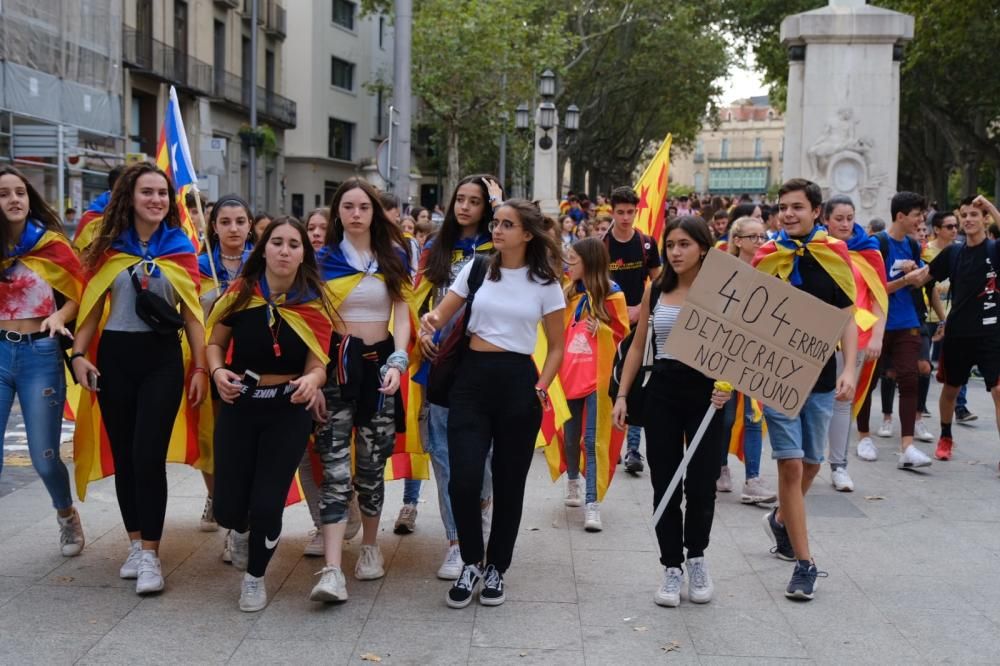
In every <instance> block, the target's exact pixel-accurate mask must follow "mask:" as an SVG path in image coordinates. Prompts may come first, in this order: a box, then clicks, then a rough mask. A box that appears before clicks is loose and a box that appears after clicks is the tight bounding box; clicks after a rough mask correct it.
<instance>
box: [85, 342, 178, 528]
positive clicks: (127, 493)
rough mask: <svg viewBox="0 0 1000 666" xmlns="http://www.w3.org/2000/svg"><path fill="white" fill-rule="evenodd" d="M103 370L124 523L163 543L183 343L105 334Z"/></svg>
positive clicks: (104, 411) (101, 396) (102, 400)
mask: <svg viewBox="0 0 1000 666" xmlns="http://www.w3.org/2000/svg"><path fill="white" fill-rule="evenodd" d="M97 369H98V370H99V371H100V373H101V376H100V379H99V381H98V385H99V387H100V391H99V392H98V393H97V402H98V404H99V405H100V407H101V418H103V419H104V428H105V430H106V431H107V433H108V441H109V442H110V444H111V456H112V458H113V459H114V462H115V492H116V493H117V494H118V508H119V510H121V514H122V521H123V522H124V523H125V529H126V530H127V531H129V532H139V533H140V534H141V536H142V539H143V540H144V541H159V540H160V537H162V536H163V518H164V516H165V515H166V512H167V448H168V447H169V446H170V435H171V432H172V431H173V427H174V419H175V417H176V416H177V409H178V407H180V403H181V396H182V395H183V391H184V364H183V361H182V359H181V345H180V341H179V339H178V338H177V337H176V336H172V335H171V336H164V335H159V334H158V333H126V332H123V331H104V332H103V333H102V334H101V341H100V343H99V344H98V347H97Z"/></svg>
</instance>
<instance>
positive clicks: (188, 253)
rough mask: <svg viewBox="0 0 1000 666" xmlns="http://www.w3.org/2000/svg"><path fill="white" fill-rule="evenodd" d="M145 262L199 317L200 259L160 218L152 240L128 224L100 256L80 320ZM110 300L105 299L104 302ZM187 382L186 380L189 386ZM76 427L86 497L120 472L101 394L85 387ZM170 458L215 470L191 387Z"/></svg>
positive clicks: (79, 482)
mask: <svg viewBox="0 0 1000 666" xmlns="http://www.w3.org/2000/svg"><path fill="white" fill-rule="evenodd" d="M136 265H141V269H140V270H141V271H142V272H144V273H145V274H146V275H150V276H154V275H162V276H163V277H164V278H166V280H167V281H168V282H169V283H170V286H171V287H173V289H174V291H175V292H177V295H178V297H179V298H180V300H181V301H182V302H183V303H184V305H185V306H186V307H187V308H188V309H189V310H191V312H193V313H194V315H195V316H196V317H197V318H198V319H199V320H200V319H201V318H202V310H201V305H200V304H199V302H198V259H197V257H196V255H195V253H194V247H193V246H192V245H191V241H190V239H189V238H188V236H187V234H186V233H185V232H184V231H182V230H181V229H179V228H176V227H169V226H167V224H166V223H161V224H160V226H159V228H158V229H157V230H156V231H155V232H154V233H153V235H152V236H151V237H150V239H149V245H148V246H147V247H146V248H142V246H140V245H139V238H138V236H137V235H136V233H135V227H129V228H128V229H127V230H126V231H125V232H124V233H123V234H122V235H121V236H120V237H119V238H118V239H116V240H115V241H114V242H113V243H112V245H111V248H110V249H109V250H108V251H107V252H106V253H105V255H104V256H103V257H101V259H100V261H99V263H98V264H97V267H96V268H95V269H94V271H93V273H92V275H90V277H89V279H88V281H87V284H86V287H85V288H84V290H83V297H82V299H81V302H80V313H79V315H77V322H83V321H85V320H86V319H87V316H88V315H89V314H90V313H91V312H93V311H94V309H95V308H96V307H97V305H98V303H100V302H101V300H102V299H103V298H104V296H105V294H106V293H107V291H108V290H109V289H110V288H111V284H112V282H114V279H115V277H116V276H118V274H119V273H121V272H122V271H123V270H126V269H129V268H131V267H132V266H136ZM106 306H107V303H105V307H106ZM101 327H103V317H102V322H101V325H100V326H99V327H98V333H97V335H95V336H94V340H93V341H92V342H91V345H90V348H89V349H88V350H87V357H88V358H89V359H90V360H91V362H96V359H97V345H98V340H99V338H100V332H101ZM184 368H185V372H184V377H185V378H186V379H187V378H189V377H190V376H191V370H192V368H191V355H190V353H185V354H184ZM186 385H187V382H186V381H185V386H186ZM76 414H77V422H76V432H75V433H74V435H73V460H74V462H75V464H76V470H75V476H76V489H77V494H78V495H79V497H80V499H81V500H83V499H86V496H87V484H88V483H90V482H91V481H96V480H98V479H103V478H104V477H107V476H111V475H112V474H114V473H115V465H114V459H113V458H112V456H111V446H110V442H109V441H108V436H107V433H106V432H105V430H104V423H103V421H102V419H101V410H100V406H99V404H98V402H97V394H96V393H92V392H90V391H84V392H83V394H82V396H81V397H80V403H79V406H78V408H77V410H76ZM167 461H168V462H180V463H187V464H189V465H193V466H195V467H197V468H198V469H201V470H205V471H211V469H212V467H211V451H207V452H206V451H202V450H201V449H200V448H199V443H198V411H197V409H195V408H192V407H191V406H190V405H189V404H188V401H187V391H186V390H185V391H184V392H183V393H182V396H181V404H180V407H179V409H178V411H177V417H176V418H175V419H174V427H173V431H172V434H171V437H170V444H169V447H168V449H167Z"/></svg>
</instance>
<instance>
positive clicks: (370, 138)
mask: <svg viewBox="0 0 1000 666" xmlns="http://www.w3.org/2000/svg"><path fill="white" fill-rule="evenodd" d="M288 29H289V34H290V35H291V36H292V37H291V38H290V39H289V40H288V43H287V44H286V50H285V54H286V58H287V59H288V62H290V63H294V65H293V66H290V67H289V68H288V71H287V90H288V95H289V96H290V97H292V98H293V99H295V100H296V101H297V102H298V124H297V126H296V127H295V129H294V130H291V131H289V132H288V133H287V135H286V139H285V147H286V149H285V165H286V172H287V182H288V192H289V201H290V204H289V210H290V211H291V213H292V214H293V215H298V216H300V217H301V216H304V215H305V214H307V213H308V212H309V211H310V210H312V209H314V208H319V207H321V206H328V205H329V204H330V201H331V200H332V198H333V193H334V192H335V191H336V189H337V187H338V186H339V185H340V184H341V183H342V182H343V181H344V180H345V179H347V178H350V177H351V176H360V177H362V178H365V179H366V180H368V181H369V182H371V183H373V184H374V185H376V186H377V187H384V186H385V182H384V180H383V178H382V177H381V176H380V175H379V171H378V168H377V165H376V161H377V154H378V152H379V150H380V146H381V150H382V151H383V153H384V152H385V151H386V148H387V143H384V142H385V141H386V139H387V138H388V136H389V104H390V91H391V82H392V66H393V61H392V58H393V41H392V40H393V29H392V24H391V22H390V21H389V19H388V18H387V17H385V16H383V15H380V14H369V15H362V13H361V6H360V3H359V2H354V1H352V0H316V1H315V2H292V3H290V4H289V5H288ZM379 82H382V83H383V84H384V85H381V86H380V85H379Z"/></svg>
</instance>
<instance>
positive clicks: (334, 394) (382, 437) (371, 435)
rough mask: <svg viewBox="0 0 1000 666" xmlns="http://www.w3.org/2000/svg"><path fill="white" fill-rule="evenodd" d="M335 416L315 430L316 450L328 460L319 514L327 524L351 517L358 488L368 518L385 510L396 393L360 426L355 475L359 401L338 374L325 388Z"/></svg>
mask: <svg viewBox="0 0 1000 666" xmlns="http://www.w3.org/2000/svg"><path fill="white" fill-rule="evenodd" d="M323 395H324V396H325V397H326V408H327V411H328V412H329V414H330V416H329V418H328V419H327V421H326V423H324V424H322V425H321V426H319V428H317V430H316V444H315V445H316V454H317V455H318V456H319V459H320V461H321V462H322V464H323V482H322V484H321V485H320V489H319V516H320V521H321V522H322V523H323V524H324V525H331V524H334V523H342V522H344V521H346V520H347V505H348V504H349V503H350V501H351V496H352V495H353V494H354V491H355V490H356V491H357V493H358V507H359V508H360V509H361V513H362V514H363V515H365V516H371V517H374V516H378V515H380V514H381V513H382V503H383V502H384V501H385V464H386V463H387V462H388V461H389V457H390V456H391V455H392V451H393V448H394V447H395V445H396V421H395V418H394V415H395V408H394V406H395V401H396V396H385V400H384V401H383V403H382V406H381V409H379V410H378V411H377V412H375V415H374V416H372V418H371V421H369V422H368V423H366V424H363V425H359V426H358V428H357V431H356V437H355V442H354V453H355V456H354V457H355V461H354V468H355V469H354V475H353V479H352V476H351V433H352V430H353V429H354V415H355V412H356V411H357V405H356V403H355V402H354V401H347V400H344V399H343V398H342V397H341V389H340V386H339V385H338V384H337V379H336V377H333V378H332V379H330V380H328V381H327V383H326V386H324V387H323Z"/></svg>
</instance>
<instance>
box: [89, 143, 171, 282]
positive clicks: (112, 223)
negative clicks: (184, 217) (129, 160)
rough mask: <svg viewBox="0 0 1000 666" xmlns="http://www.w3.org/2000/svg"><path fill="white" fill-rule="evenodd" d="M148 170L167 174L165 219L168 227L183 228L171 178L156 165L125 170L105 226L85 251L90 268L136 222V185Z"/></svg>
mask: <svg viewBox="0 0 1000 666" xmlns="http://www.w3.org/2000/svg"><path fill="white" fill-rule="evenodd" d="M148 173H154V174H157V175H159V176H162V177H163V180H164V181H166V183H167V198H168V199H169V204H168V208H167V214H166V216H165V217H164V218H163V221H164V222H166V224H167V226H168V227H179V226H180V224H181V215H180V211H179V210H178V209H177V193H176V191H175V190H174V185H173V183H171V182H170V178H168V177H167V174H166V173H164V172H163V171H162V170H161V169H160V168H158V167H157V166H156V165H155V164H149V163H148V162H141V163H139V164H133V165H132V166H130V167H129V168H127V169H125V171H124V172H122V175H121V176H120V177H119V178H118V180H117V181H115V187H114V189H113V190H111V201H110V202H108V207H107V208H105V209H104V218H103V219H102V220H101V228H100V230H99V231H98V232H97V235H95V236H94V241H93V242H92V243H91V244H90V246H89V247H88V248H87V249H86V250H85V251H84V253H83V264H84V266H85V267H86V268H88V269H92V268H94V266H96V265H97V262H98V261H100V259H101V257H102V256H104V253H105V252H107V250H108V248H110V247H111V244H112V243H113V242H115V239H117V238H118V237H119V236H121V235H122V233H124V232H125V230H126V229H128V228H129V227H132V226H134V225H135V207H134V205H133V202H134V199H135V187H136V183H138V182H139V178H141V177H142V176H145V175H146V174H148Z"/></svg>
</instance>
